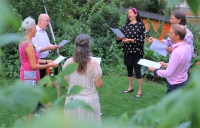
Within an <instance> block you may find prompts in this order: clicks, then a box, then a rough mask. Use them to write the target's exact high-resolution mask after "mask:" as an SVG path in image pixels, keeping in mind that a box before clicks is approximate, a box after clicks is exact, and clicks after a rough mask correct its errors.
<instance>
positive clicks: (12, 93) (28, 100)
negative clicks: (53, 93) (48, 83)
mask: <svg viewBox="0 0 200 128" xmlns="http://www.w3.org/2000/svg"><path fill="white" fill-rule="evenodd" d="M0 97H1V98H0V106H2V107H5V108H7V109H11V110H14V109H16V106H17V107H25V108H26V110H27V113H30V112H32V111H33V110H34V109H35V108H36V106H37V104H38V102H39V101H41V99H47V95H46V93H45V92H43V91H42V90H40V89H38V88H35V87H33V86H31V85H28V84H26V83H23V82H21V81H17V82H16V83H15V84H14V85H13V86H10V87H8V88H5V89H1V90H0Z"/></svg>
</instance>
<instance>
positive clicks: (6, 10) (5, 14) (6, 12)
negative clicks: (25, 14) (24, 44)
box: [0, 0, 20, 43]
mask: <svg viewBox="0 0 200 128" xmlns="http://www.w3.org/2000/svg"><path fill="white" fill-rule="evenodd" d="M0 8H1V11H0V28H1V29H0V33H2V32H3V31H5V28H7V27H8V26H9V27H12V28H13V29H16V30H18V29H19V27H20V20H19V17H18V16H17V15H15V14H13V12H12V9H11V8H10V6H9V4H8V1H7V0H1V4H0ZM1 43H2V42H1Z"/></svg>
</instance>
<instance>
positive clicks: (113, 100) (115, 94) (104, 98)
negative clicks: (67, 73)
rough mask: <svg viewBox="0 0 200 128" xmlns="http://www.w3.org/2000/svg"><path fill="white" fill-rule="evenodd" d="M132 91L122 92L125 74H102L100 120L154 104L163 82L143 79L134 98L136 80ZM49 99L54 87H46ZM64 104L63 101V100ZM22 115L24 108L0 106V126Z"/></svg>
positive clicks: (53, 96) (2, 83) (4, 82)
mask: <svg viewBox="0 0 200 128" xmlns="http://www.w3.org/2000/svg"><path fill="white" fill-rule="evenodd" d="M14 82H15V80H4V79H0V86H1V87H6V86H9V85H12V84H13V83H14ZM133 85H134V89H135V91H134V92H131V93H128V94H123V93H122V91H123V90H126V89H127V87H128V81H127V78H126V77H125V76H103V86H102V88H101V89H98V92H99V97H100V104H101V112H102V113H103V115H102V120H105V119H108V118H118V117H120V116H121V115H122V114H123V113H127V114H128V115H129V116H132V115H133V114H134V112H135V111H136V110H139V109H142V108H145V107H147V106H150V105H154V104H155V103H156V102H157V101H159V100H160V99H161V98H163V97H164V96H165V92H166V86H165V84H158V83H155V82H151V81H147V80H144V81H143V95H142V97H141V98H135V95H136V94H137V89H138V86H137V84H136V81H135V80H134V82H133ZM45 90H46V92H47V94H48V95H49V99H50V101H51V102H52V101H54V100H55V99H56V98H57V93H56V89H55V88H52V87H50V88H46V89H45ZM66 91H67V89H66V88H62V89H61V94H65V93H66ZM63 105H64V101H63ZM22 115H24V109H22V108H16V110H15V111H10V110H7V109H5V108H0V126H1V125H2V124H4V126H6V127H7V126H11V125H12V124H13V122H15V121H16V120H17V119H18V118H20V117H21V116H22Z"/></svg>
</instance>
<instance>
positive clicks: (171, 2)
mask: <svg viewBox="0 0 200 128" xmlns="http://www.w3.org/2000/svg"><path fill="white" fill-rule="evenodd" d="M184 1H185V0H168V4H167V6H169V7H174V6H175V5H178V4H180V3H182V2H184Z"/></svg>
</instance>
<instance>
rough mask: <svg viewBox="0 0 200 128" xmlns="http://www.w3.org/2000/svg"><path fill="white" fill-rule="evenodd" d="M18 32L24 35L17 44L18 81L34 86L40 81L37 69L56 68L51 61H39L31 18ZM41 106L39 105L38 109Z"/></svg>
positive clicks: (34, 29) (34, 28) (28, 18)
mask: <svg viewBox="0 0 200 128" xmlns="http://www.w3.org/2000/svg"><path fill="white" fill-rule="evenodd" d="M20 30H21V31H22V32H23V34H24V39H23V40H22V41H21V42H20V43H19V56H20V62H21V67H20V80H21V81H24V82H26V83H29V84H32V85H33V86H36V84H37V82H38V81H39V80H40V74H39V69H44V68H47V67H54V68H56V67H57V66H58V64H57V63H54V62H53V61H52V60H39V59H38V53H37V52H36V50H35V47H34V45H33V43H32V41H31V39H32V38H33V37H34V36H35V33H36V26H35V20H34V19H33V18H31V17H27V18H26V19H25V20H24V21H23V22H22V25H21V28H20ZM39 63H44V64H45V65H40V64H39ZM39 106H41V104H40V103H39V105H38V107H39Z"/></svg>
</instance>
